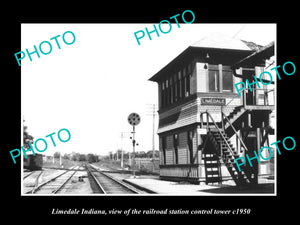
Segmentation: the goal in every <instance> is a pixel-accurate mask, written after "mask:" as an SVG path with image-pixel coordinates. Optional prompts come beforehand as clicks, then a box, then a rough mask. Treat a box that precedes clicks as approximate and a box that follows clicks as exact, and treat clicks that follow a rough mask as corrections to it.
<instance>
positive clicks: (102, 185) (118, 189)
mask: <svg viewBox="0 0 300 225" xmlns="http://www.w3.org/2000/svg"><path fill="white" fill-rule="evenodd" d="M85 167H86V169H87V172H88V177H89V180H90V183H91V188H92V190H93V192H94V193H99V194H139V192H138V191H137V190H135V189H134V188H132V187H130V186H128V185H127V184H125V183H123V182H121V181H118V180H116V179H114V178H112V177H111V176H109V175H107V174H105V173H103V172H101V171H99V170H97V169H95V168H94V167H92V166H91V165H89V164H85Z"/></svg>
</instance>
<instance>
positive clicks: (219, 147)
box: [149, 34, 274, 185]
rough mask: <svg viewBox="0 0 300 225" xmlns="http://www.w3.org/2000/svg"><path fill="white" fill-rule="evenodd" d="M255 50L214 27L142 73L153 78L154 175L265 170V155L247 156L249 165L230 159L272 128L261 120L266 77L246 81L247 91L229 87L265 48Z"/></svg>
mask: <svg viewBox="0 0 300 225" xmlns="http://www.w3.org/2000/svg"><path fill="white" fill-rule="evenodd" d="M271 48H273V54H274V45H273V46H268V48H267V49H271ZM262 52H264V53H265V52H266V51H265V48H263V47H262V46H259V45H256V44H254V43H252V42H246V41H242V40H238V39H233V38H231V37H227V36H223V35H219V34H214V35H211V36H208V37H206V38H203V39H202V40H200V41H198V42H196V43H195V44H193V45H191V46H189V47H188V48H187V49H185V50H184V51H183V52H182V53H181V54H180V55H178V56H177V57H176V58H175V59H173V60H172V61H171V62H170V63H169V64H167V65H166V66H165V67H163V68H162V69H161V70H160V71H158V72H157V73H156V74H155V75H154V76H152V77H151V78H150V79H149V80H150V81H155V82H157V83H158V94H159V95H158V96H159V99H158V102H159V111H158V113H159V128H158V135H159V146H160V147H159V148H160V177H161V178H162V179H168V180H186V181H190V182H195V183H199V182H205V183H214V182H221V181H222V180H225V179H233V180H234V181H235V183H236V184H237V185H239V184H247V183H257V180H258V179H257V178H258V175H261V174H270V173H271V171H273V169H271V168H270V165H273V164H270V161H269V162H267V161H265V162H262V163H261V164H257V163H255V162H253V164H254V165H253V167H251V168H250V167H249V164H248V163H247V164H246V165H245V167H243V168H242V171H241V172H239V171H238V170H237V168H236V164H235V162H234V159H235V158H237V157H239V156H243V155H244V154H245V153H247V154H249V155H252V154H253V151H255V150H256V151H257V150H259V149H260V146H263V145H264V144H265V142H266V140H267V139H268V134H270V132H272V131H274V130H273V129H272V128H270V126H269V124H270V121H269V120H270V113H271V112H272V110H274V99H273V98H270V95H272V96H273V94H274V90H273V91H272V90H271V88H272V86H273V85H269V86H264V87H261V88H257V87H255V85H252V86H251V88H252V89H253V91H252V92H250V90H249V89H245V90H244V91H243V94H242V96H241V97H240V96H239V95H238V93H237V91H236V89H235V87H234V84H235V83H238V82H241V81H245V79H246V78H247V79H249V81H251V79H253V75H256V77H259V75H260V73H261V72H262V71H263V70H264V67H265V62H264V60H265V59H266V58H270V54H272V52H271V53H270V51H268V54H267V55H266V54H264V55H263V54H262ZM253 55H254V56H253ZM257 55H263V57H257ZM254 58H255V60H252V59H254ZM243 60H244V61H243ZM239 63H240V64H242V65H243V67H242V66H239ZM233 66H235V67H233ZM263 154H265V153H263Z"/></svg>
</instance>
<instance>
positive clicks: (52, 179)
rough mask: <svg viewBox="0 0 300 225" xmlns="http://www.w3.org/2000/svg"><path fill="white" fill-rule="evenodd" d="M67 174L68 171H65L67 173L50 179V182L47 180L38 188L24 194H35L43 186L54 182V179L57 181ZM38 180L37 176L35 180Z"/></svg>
mask: <svg viewBox="0 0 300 225" xmlns="http://www.w3.org/2000/svg"><path fill="white" fill-rule="evenodd" d="M67 172H69V171H68V170H67V171H65V172H63V173H61V174H59V175H58V176H56V177H53V178H51V179H50V180H47V181H45V182H44V183H42V184H40V185H38V186H35V187H34V188H33V189H32V190H31V191H28V192H26V194H30V192H31V194H34V193H35V192H37V191H38V190H39V189H40V188H41V187H43V186H45V185H46V184H48V183H50V182H52V181H54V180H55V179H57V178H58V177H60V176H62V175H64V174H65V173H67ZM38 178H39V176H38V177H37V180H38Z"/></svg>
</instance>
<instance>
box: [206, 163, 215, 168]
mask: <svg viewBox="0 0 300 225" xmlns="http://www.w3.org/2000/svg"><path fill="white" fill-rule="evenodd" d="M205 166H206V167H209V168H218V163H206V164H205Z"/></svg>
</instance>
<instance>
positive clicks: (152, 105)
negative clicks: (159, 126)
mask: <svg viewBox="0 0 300 225" xmlns="http://www.w3.org/2000/svg"><path fill="white" fill-rule="evenodd" d="M149 106H151V107H152V110H151V114H148V115H151V116H152V172H154V171H155V164H154V160H155V116H156V104H151V105H150V104H149Z"/></svg>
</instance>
